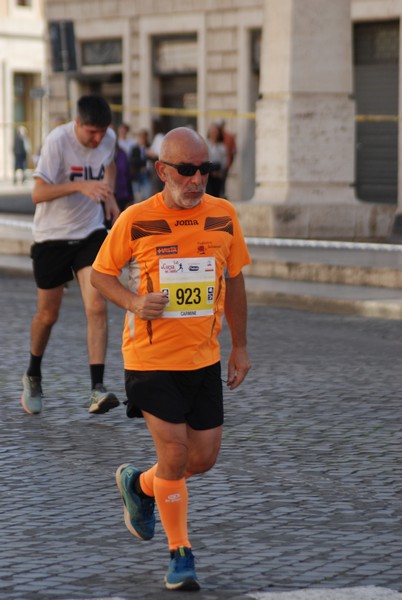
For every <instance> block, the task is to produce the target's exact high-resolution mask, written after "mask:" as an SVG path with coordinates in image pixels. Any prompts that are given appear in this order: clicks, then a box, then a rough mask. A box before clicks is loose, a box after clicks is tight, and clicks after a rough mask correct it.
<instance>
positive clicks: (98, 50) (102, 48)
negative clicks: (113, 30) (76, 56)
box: [81, 39, 123, 67]
mask: <svg viewBox="0 0 402 600" xmlns="http://www.w3.org/2000/svg"><path fill="white" fill-rule="evenodd" d="M81 53H82V65H83V66H85V67H88V66H94V65H119V64H121V63H122V61H123V58H122V56H123V50H122V42H121V39H117V40H97V41H91V42H83V44H82V46H81Z"/></svg>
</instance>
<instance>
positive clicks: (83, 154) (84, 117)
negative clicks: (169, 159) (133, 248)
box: [21, 95, 119, 414]
mask: <svg viewBox="0 0 402 600" xmlns="http://www.w3.org/2000/svg"><path fill="white" fill-rule="evenodd" d="M111 121H112V113H111V110H110V107H109V104H108V103H107V102H106V100H105V99H104V98H102V97H100V96H95V95H87V96H82V97H81V98H80V99H79V100H78V103H77V117H76V119H75V121H72V122H71V123H67V124H65V125H60V126H59V127H56V128H55V129H54V130H53V131H51V133H50V134H49V135H48V137H47V138H46V140H45V143H44V145H43V148H42V150H41V155H40V159H39V162H38V165H37V167H36V169H35V172H34V178H35V185H34V188H33V192H32V201H33V203H34V204H35V206H36V208H35V216H34V222H33V237H34V243H33V245H32V248H31V257H32V259H33V271H34V277H35V281H36V285H37V288H38V290H37V310H36V313H35V315H34V317H33V320H32V325H31V355H30V363H29V366H28V369H27V371H26V372H25V373H24V375H23V379H22V381H23V386H24V390H23V393H22V397H21V403H22V406H23V408H24V410H25V411H26V412H28V413H29V414H38V413H40V412H41V410H42V397H43V393H42V373H41V362H42V358H43V355H44V352H45V349H46V346H47V343H48V340H49V337H50V333H51V330H52V327H53V325H54V324H55V323H56V321H57V318H58V315H59V310H60V306H61V303H62V298H63V292H64V288H65V285H66V283H67V282H68V281H71V280H72V279H73V278H74V275H75V276H76V277H77V280H78V283H79V285H80V289H81V295H82V299H83V303H84V308H85V314H86V318H87V343H88V355H89V365H90V374H91V389H92V393H91V397H90V402H89V410H88V412H90V413H105V412H107V411H108V410H110V409H111V408H114V407H115V406H118V405H119V400H118V399H117V398H116V396H115V395H114V394H113V393H111V392H108V391H107V390H106V388H105V386H104V385H103V376H104V369H105V357H106V344H107V308H106V302H105V300H104V298H103V297H102V296H101V294H100V293H99V292H98V290H96V289H95V288H94V287H93V286H92V285H91V283H90V274H91V265H92V263H93V261H94V259H95V257H96V255H97V252H98V249H99V248H100V246H101V244H102V242H103V240H104V239H105V237H106V235H107V230H106V226H105V221H110V222H112V223H113V222H114V221H115V220H116V218H117V217H118V215H119V208H118V206H117V204H116V200H115V198H114V194H113V190H114V181H115V163H114V153H115V148H116V135H115V133H114V132H113V130H112V129H110V128H109V125H110V124H111Z"/></svg>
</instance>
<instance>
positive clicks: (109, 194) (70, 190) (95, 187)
mask: <svg viewBox="0 0 402 600" xmlns="http://www.w3.org/2000/svg"><path fill="white" fill-rule="evenodd" d="M77 192H79V193H81V194H83V195H84V196H87V197H88V198H89V199H90V200H92V201H93V202H96V203H97V204H99V203H100V202H105V201H108V200H112V199H114V194H113V190H112V189H111V187H110V186H109V185H108V184H107V183H104V182H103V181H99V180H98V179H91V180H87V181H67V182H65V183H48V182H47V181H45V180H44V179H41V178H40V177H36V178H35V184H34V187H33V190H32V202H33V203H34V204H39V203H40V202H51V201H52V200H57V199H58V198H62V197H63V196H70V195H71V194H75V193H77Z"/></svg>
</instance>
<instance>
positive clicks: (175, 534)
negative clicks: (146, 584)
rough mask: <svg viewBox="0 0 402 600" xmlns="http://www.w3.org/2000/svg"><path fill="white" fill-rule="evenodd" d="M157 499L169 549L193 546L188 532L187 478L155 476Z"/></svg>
mask: <svg viewBox="0 0 402 600" xmlns="http://www.w3.org/2000/svg"><path fill="white" fill-rule="evenodd" d="M154 492H155V501H156V504H157V506H158V511H159V516H160V519H161V522H162V525H163V528H164V530H165V533H166V536H167V539H168V544H169V550H176V548H178V547H179V546H186V547H187V548H191V544H190V542H189V539H188V532H187V506H188V493H187V486H186V479H185V477H183V478H182V479H178V480H176V481H171V480H168V479H161V478H160V477H154Z"/></svg>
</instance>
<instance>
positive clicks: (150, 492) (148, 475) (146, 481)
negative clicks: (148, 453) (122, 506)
mask: <svg viewBox="0 0 402 600" xmlns="http://www.w3.org/2000/svg"><path fill="white" fill-rule="evenodd" d="M157 468H158V463H156V464H155V465H154V466H153V467H151V468H150V469H148V471H144V472H143V473H141V475H140V487H141V489H142V491H143V492H144V494H146V495H147V496H154V495H155V494H154V477H155V473H156V469H157ZM192 475H193V474H192V473H189V472H186V473H185V474H184V477H185V478H186V479H188V478H189V477H192Z"/></svg>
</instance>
